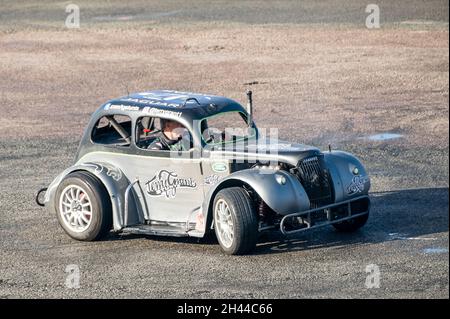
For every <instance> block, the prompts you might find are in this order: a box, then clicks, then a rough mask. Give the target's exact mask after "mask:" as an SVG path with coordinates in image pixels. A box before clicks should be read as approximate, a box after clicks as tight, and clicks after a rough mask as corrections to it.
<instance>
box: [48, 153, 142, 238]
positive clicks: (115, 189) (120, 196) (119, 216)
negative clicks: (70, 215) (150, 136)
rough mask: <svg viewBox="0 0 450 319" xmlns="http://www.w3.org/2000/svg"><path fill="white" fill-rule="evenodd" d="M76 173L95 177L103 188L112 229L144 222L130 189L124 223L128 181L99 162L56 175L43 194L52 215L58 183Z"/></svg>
mask: <svg viewBox="0 0 450 319" xmlns="http://www.w3.org/2000/svg"><path fill="white" fill-rule="evenodd" d="M76 171H86V172H89V173H91V174H93V175H94V176H95V177H97V178H98V179H99V180H100V181H101V182H102V183H103V185H104V186H105V188H106V190H107V192H108V194H109V197H110V200H111V206H112V214H113V228H114V230H116V231H118V230H121V229H122V228H124V227H125V226H128V225H135V224H140V223H143V222H144V214H143V211H142V207H141V205H140V204H139V201H138V200H137V198H138V196H137V195H136V193H135V191H134V189H133V188H132V189H131V194H130V198H129V200H128V203H129V204H128V205H129V207H128V211H129V212H130V214H129V215H128V218H127V221H124V214H125V207H124V206H125V191H126V189H127V187H128V186H129V185H130V181H129V180H128V179H127V178H126V177H125V175H124V174H123V173H122V171H121V170H120V169H118V168H117V167H114V166H112V165H111V164H107V163H101V162H97V163H94V162H86V163H79V164H76V165H73V166H71V167H69V168H68V169H66V170H65V171H63V172H62V173H61V174H60V175H58V176H57V177H56V178H55V179H54V180H53V182H52V183H51V184H50V185H49V187H48V190H47V192H46V193H45V198H44V204H45V206H46V207H48V209H49V211H50V212H52V213H55V214H56V213H57V212H56V207H55V194H56V189H57V188H58V185H59V184H60V182H61V181H62V180H63V179H64V177H66V176H67V175H68V174H70V173H72V172H76Z"/></svg>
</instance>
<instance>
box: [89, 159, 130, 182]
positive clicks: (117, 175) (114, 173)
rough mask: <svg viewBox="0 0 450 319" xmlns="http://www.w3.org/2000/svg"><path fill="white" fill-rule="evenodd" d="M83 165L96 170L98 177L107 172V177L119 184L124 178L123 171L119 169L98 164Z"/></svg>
mask: <svg viewBox="0 0 450 319" xmlns="http://www.w3.org/2000/svg"><path fill="white" fill-rule="evenodd" d="M83 165H85V166H90V167H92V168H94V173H95V174H96V175H99V174H101V173H102V172H103V171H105V170H106V176H109V177H111V178H112V179H113V180H115V181H117V182H118V181H120V179H121V178H122V171H121V170H120V169H118V168H117V167H114V166H109V165H101V164H97V163H84V164H83Z"/></svg>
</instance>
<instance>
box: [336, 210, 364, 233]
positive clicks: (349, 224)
mask: <svg viewBox="0 0 450 319" xmlns="http://www.w3.org/2000/svg"><path fill="white" fill-rule="evenodd" d="M368 219H369V213H367V214H365V215H362V216H359V217H356V218H352V219H349V220H344V221H342V222H340V223H336V224H333V226H334V228H336V229H337V230H338V231H340V232H345V233H351V232H354V231H357V230H358V229H360V228H361V227H363V226H364V225H365V224H366V222H367V220H368Z"/></svg>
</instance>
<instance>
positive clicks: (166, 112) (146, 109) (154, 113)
mask: <svg viewBox="0 0 450 319" xmlns="http://www.w3.org/2000/svg"><path fill="white" fill-rule="evenodd" d="M142 113H146V114H149V115H152V116H161V115H168V116H173V117H181V115H182V114H183V113H182V112H174V111H169V110H161V109H158V108H156V107H148V106H146V107H144V108H143V109H142Z"/></svg>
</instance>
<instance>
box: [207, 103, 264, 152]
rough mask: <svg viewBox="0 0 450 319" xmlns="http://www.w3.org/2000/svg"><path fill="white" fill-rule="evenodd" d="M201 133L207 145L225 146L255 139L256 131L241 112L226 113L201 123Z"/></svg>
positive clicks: (208, 118)
mask: <svg viewBox="0 0 450 319" xmlns="http://www.w3.org/2000/svg"><path fill="white" fill-rule="evenodd" d="M201 132H202V138H203V141H204V142H205V143H206V144H209V145H214V144H223V143H227V142H233V141H239V140H244V139H248V138H251V137H254V136H255V135H256V129H255V128H254V126H252V127H249V126H248V123H247V116H246V114H243V113H241V112H237V111H235V112H224V113H220V114H216V115H213V116H210V117H207V118H204V119H203V120H202V121H201Z"/></svg>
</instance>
